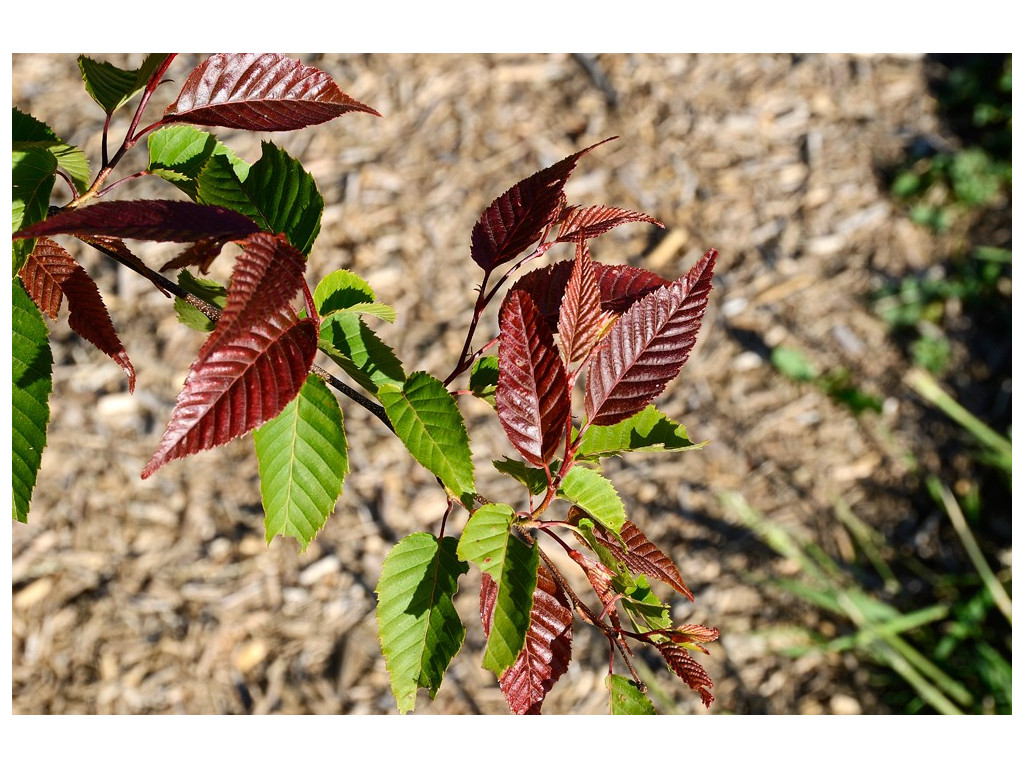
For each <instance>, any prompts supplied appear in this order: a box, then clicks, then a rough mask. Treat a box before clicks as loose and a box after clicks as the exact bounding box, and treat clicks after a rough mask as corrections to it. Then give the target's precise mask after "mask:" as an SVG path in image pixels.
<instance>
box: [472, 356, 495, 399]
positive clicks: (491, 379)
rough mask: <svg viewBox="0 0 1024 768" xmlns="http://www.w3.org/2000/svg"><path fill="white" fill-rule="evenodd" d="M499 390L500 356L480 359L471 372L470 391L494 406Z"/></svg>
mask: <svg viewBox="0 0 1024 768" xmlns="http://www.w3.org/2000/svg"><path fill="white" fill-rule="evenodd" d="M497 389H498V356H497V355H489V356H487V357H481V358H478V359H477V361H476V362H475V363H473V368H472V370H470V372H469V391H470V392H472V393H473V394H474V395H475V396H476V397H479V398H480V399H481V400H486V401H487V402H488V403H490V404H491V405H492V406H493V405H494V392H495V391H496V390H497Z"/></svg>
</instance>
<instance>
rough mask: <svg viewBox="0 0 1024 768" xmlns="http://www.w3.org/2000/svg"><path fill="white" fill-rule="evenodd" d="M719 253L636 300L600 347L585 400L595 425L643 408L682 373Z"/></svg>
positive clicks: (591, 367)
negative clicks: (684, 274)
mask: <svg viewBox="0 0 1024 768" xmlns="http://www.w3.org/2000/svg"><path fill="white" fill-rule="evenodd" d="M717 255H718V254H717V252H716V251H715V250H714V249H712V250H710V251H708V252H707V253H706V254H705V255H704V257H703V258H702V259H701V260H700V261H698V262H697V264H696V265H694V267H693V269H691V270H690V272H689V273H688V274H687V275H686V276H685V277H683V278H680V279H679V280H677V281H676V282H674V283H672V284H671V285H668V286H663V287H661V288H658V289H657V290H655V291H654V292H652V293H649V294H648V295H646V296H644V297H643V298H642V299H640V300H639V301H637V302H635V303H634V304H633V305H632V306H631V307H630V308H629V309H628V310H627V311H626V312H625V314H623V315H622V317H621V318H620V319H619V321H618V322H617V323H616V324H615V326H614V327H613V328H612V330H611V332H610V333H609V334H608V335H607V336H606V337H605V339H604V341H602V342H601V344H600V345H599V346H598V348H597V350H596V352H595V353H594V356H593V357H592V358H591V362H590V365H589V367H588V369H587V392H586V398H585V401H584V407H585V410H586V414H587V419H588V421H589V422H590V423H591V424H595V425H599V426H607V425H610V424H616V423H618V422H620V421H623V420H624V419H627V418H629V417H630V416H632V415H634V414H636V413H639V412H640V411H642V410H643V409H644V408H645V407H647V405H648V404H649V403H650V402H651V401H652V400H653V399H654V398H655V397H657V396H658V395H659V394H661V392H662V391H663V390H664V389H665V387H666V385H667V384H668V383H669V382H670V381H671V380H672V379H674V378H675V377H676V375H677V374H678V373H679V370H680V368H682V366H683V364H684V363H685V362H686V360H687V358H688V357H689V355H690V350H691V349H692V348H693V345H694V342H695V341H696V340H697V331H698V330H699V329H700V321H701V319H702V318H703V316H704V310H705V309H706V308H707V302H708V293H709V291H710V290H711V275H712V272H713V270H714V263H715V257H716V256H717Z"/></svg>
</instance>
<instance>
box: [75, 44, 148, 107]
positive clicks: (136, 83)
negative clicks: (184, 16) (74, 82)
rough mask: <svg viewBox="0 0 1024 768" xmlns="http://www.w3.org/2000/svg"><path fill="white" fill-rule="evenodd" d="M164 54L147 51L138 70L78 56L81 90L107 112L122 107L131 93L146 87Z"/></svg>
mask: <svg viewBox="0 0 1024 768" xmlns="http://www.w3.org/2000/svg"><path fill="white" fill-rule="evenodd" d="M167 56H168V54H166V53H151V54H149V55H148V56H146V59H145V61H143V62H142V65H141V66H140V67H139V68H138V69H131V70H127V69H121V68H120V67H115V66H114V65H113V64H111V63H109V62H106V61H95V60H93V59H90V58H89V57H87V56H79V57H78V67H79V69H81V70H82V79H83V80H84V81H85V90H86V91H88V92H89V95H90V96H92V99H93V101H95V102H96V103H97V104H99V105H100V107H101V108H102V109H103V111H104V112H106V113H107V114H108V115H110V114H113V113H114V112H115V111H116V110H117V109H119V108H120V107H123V106H124V105H125V104H127V103H128V101H130V100H131V98H132V96H134V95H135V94H137V93H138V92H139V91H141V90H142V89H143V88H145V87H146V83H147V82H149V78H150V77H152V75H153V73H154V72H156V70H157V69H159V67H160V65H161V64H163V63H164V60H165V59H166V58H167Z"/></svg>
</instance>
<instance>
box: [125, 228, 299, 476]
mask: <svg viewBox="0 0 1024 768" xmlns="http://www.w3.org/2000/svg"><path fill="white" fill-rule="evenodd" d="M242 245H243V248H244V251H243V253H242V254H241V255H240V256H239V257H238V260H237V261H236V263H235V268H234V271H233V273H232V276H231V284H230V286H229V287H228V295H227V303H226V305H225V307H224V312H223V314H222V315H221V318H220V320H218V321H217V325H216V327H215V328H214V330H213V332H212V333H211V334H210V336H209V338H208V339H207V340H206V343H205V344H204V345H203V347H202V349H200V350H199V355H198V357H197V358H196V361H195V362H194V363H193V364H192V368H191V370H190V371H189V375H188V378H187V379H186V380H185V386H184V387H183V388H182V391H181V394H179V395H178V401H177V403H176V404H175V406H174V412H173V413H172V414H171V419H170V422H169V423H168V425H167V429H166V431H165V432H164V436H163V439H162V440H161V442H160V446H159V448H158V449H157V451H156V454H155V455H154V456H153V458H152V459H151V460H150V462H149V463H148V464H147V465H146V467H145V468H144V469H143V470H142V476H143V477H149V476H150V475H151V474H153V473H154V472H155V471H156V470H158V469H159V468H160V467H161V466H163V465H164V464H166V463H167V462H168V461H170V460H171V459H176V458H180V457H182V456H187V455H189V454H193V453H197V452H198V451H201V450H205V449H207V448H212V447H214V446H217V445H222V444H224V443H226V442H228V441H230V440H232V439H233V438H235V437H238V436H239V435H243V434H245V433H246V432H248V431H249V430H251V429H254V428H255V427H258V426H259V425H260V424H262V423H264V422H265V421H268V420H269V419H272V418H274V417H275V416H277V415H278V414H279V413H280V412H281V411H282V410H283V409H284V407H285V406H286V405H287V404H288V403H289V402H290V401H291V400H292V399H293V398H294V397H295V396H296V395H297V394H298V392H299V389H300V388H301V387H302V384H303V382H305V380H306V376H307V374H308V373H309V368H310V366H311V365H312V363H313V356H314V355H315V354H316V346H317V329H316V323H315V322H314V321H313V320H311V319H309V318H303V319H299V317H298V315H297V314H296V312H295V309H294V308H293V307H292V306H291V303H290V302H291V301H292V300H293V299H294V298H295V296H296V295H297V294H298V292H299V290H300V288H301V286H302V281H303V277H302V274H303V269H304V267H305V261H304V259H303V257H302V254H301V253H300V252H299V251H298V250H296V249H295V248H293V247H292V246H291V245H289V244H288V242H287V241H286V240H285V239H284V237H283V236H278V235H269V234H266V233H259V234H256V235H253V236H251V237H250V238H248V239H247V240H246V241H245V242H243V244H242Z"/></svg>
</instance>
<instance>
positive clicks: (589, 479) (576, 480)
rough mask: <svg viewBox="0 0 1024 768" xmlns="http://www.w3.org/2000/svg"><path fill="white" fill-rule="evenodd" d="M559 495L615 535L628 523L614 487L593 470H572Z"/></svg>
mask: <svg viewBox="0 0 1024 768" xmlns="http://www.w3.org/2000/svg"><path fill="white" fill-rule="evenodd" d="M558 495H559V496H561V497H563V498H566V499H568V500H569V501H571V502H572V503H573V504H576V505H578V506H580V507H582V508H583V509H584V510H586V511H587V513H588V514H589V515H590V516H591V517H593V518H594V519H595V520H597V521H598V522H599V523H601V525H603V526H604V527H605V528H607V529H608V530H610V531H612V532H613V533H615V534H618V533H619V531H620V530H621V529H622V524H623V523H624V522H625V521H626V509H625V507H623V506H622V499H620V498H619V494H618V493H616V491H615V486H613V485H612V484H611V482H609V481H608V480H607V479H606V478H605V477H603V476H602V475H600V474H599V473H598V472H596V471H595V470H593V469H588V468H587V467H581V466H579V465H577V466H575V467H573V468H572V469H570V470H569V472H568V473H567V474H566V476H565V478H564V479H563V480H562V484H561V485H560V486H559V488H558Z"/></svg>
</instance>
